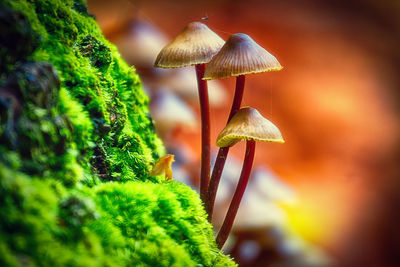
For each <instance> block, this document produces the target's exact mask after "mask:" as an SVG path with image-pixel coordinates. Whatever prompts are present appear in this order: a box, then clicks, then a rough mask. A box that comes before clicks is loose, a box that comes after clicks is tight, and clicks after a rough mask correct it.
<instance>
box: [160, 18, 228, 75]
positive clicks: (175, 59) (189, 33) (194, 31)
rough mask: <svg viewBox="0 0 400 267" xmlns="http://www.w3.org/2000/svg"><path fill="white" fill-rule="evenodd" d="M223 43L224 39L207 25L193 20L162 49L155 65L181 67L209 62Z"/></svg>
mask: <svg viewBox="0 0 400 267" xmlns="http://www.w3.org/2000/svg"><path fill="white" fill-rule="evenodd" d="M223 45H224V40H222V39H221V37H219V36H218V35H217V34H216V33H214V32H213V31H212V30H210V28H208V27H207V25H205V24H203V23H200V22H192V23H189V24H188V25H187V26H186V27H185V28H184V29H183V31H182V32H181V33H180V34H179V35H178V36H176V37H175V39H174V40H172V41H171V42H170V43H169V44H168V45H167V46H166V47H164V48H163V49H162V50H161V52H160V53H159V54H158V56H157V59H156V61H155V63H154V66H155V67H159V68H179V67H185V66H191V65H196V64H203V63H208V62H209V61H210V60H211V58H212V57H213V56H214V55H215V54H216V53H217V52H218V51H219V50H220V49H221V47H222V46H223Z"/></svg>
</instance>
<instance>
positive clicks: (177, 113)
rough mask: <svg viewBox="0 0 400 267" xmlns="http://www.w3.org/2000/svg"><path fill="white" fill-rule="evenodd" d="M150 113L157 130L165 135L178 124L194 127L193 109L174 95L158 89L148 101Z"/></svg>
mask: <svg viewBox="0 0 400 267" xmlns="http://www.w3.org/2000/svg"><path fill="white" fill-rule="evenodd" d="M150 113H151V115H152V117H153V119H154V122H155V126H156V130H157V132H158V133H159V134H160V136H162V137H166V136H167V135H168V134H169V133H170V132H171V131H172V130H173V129H175V128H176V127H179V126H184V127H186V128H189V129H190V128H194V127H195V126H196V123H197V122H196V116H195V114H194V112H193V110H192V109H191V108H190V107H189V106H188V105H187V104H186V103H185V102H183V101H182V100H181V99H180V98H179V97H177V96H176V95H174V94H172V93H170V92H167V91H164V90H162V89H160V90H159V91H158V93H157V94H156V95H154V96H153V99H152V101H151V103H150Z"/></svg>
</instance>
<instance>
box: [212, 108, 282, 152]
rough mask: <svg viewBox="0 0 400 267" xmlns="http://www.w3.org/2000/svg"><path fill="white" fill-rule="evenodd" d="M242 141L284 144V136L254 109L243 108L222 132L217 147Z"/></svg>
mask: <svg viewBox="0 0 400 267" xmlns="http://www.w3.org/2000/svg"><path fill="white" fill-rule="evenodd" d="M241 140H255V141H264V142H277V143H284V142H285V141H284V140H283V138H282V134H281V132H280V131H279V129H278V127H276V126H275V125H274V124H273V123H272V122H270V121H269V120H267V119H266V118H264V117H263V116H261V114H260V113H259V112H258V111H257V110H256V109H254V108H250V107H244V108H241V109H240V110H239V111H238V112H237V113H236V114H235V115H234V116H233V117H232V119H231V120H230V121H229V123H228V124H227V125H226V126H225V128H224V129H223V130H222V131H221V133H220V134H219V135H218V138H217V146H219V147H227V146H233V145H234V144H236V143H237V142H239V141H241Z"/></svg>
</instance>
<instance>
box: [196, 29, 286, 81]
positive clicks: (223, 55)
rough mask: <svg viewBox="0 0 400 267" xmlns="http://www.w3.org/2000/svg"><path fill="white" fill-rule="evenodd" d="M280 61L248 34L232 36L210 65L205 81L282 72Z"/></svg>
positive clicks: (205, 74)
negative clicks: (276, 71)
mask: <svg viewBox="0 0 400 267" xmlns="http://www.w3.org/2000/svg"><path fill="white" fill-rule="evenodd" d="M281 69H282V66H281V64H280V63H279V62H278V60H277V59H276V58H275V57H274V56H273V55H271V54H270V53H269V52H267V51H266V50H265V49H264V48H262V47H261V46H260V45H258V44H257V43H256V42H254V40H253V39H251V38H250V36H248V35H247V34H244V33H236V34H232V35H231V36H230V37H229V39H228V40H227V41H226V43H225V44H224V46H223V47H222V48H221V50H220V51H219V52H218V54H216V55H215V56H214V57H213V59H212V60H211V61H210V62H209V63H208V66H207V68H206V71H205V73H204V78H203V79H204V80H212V79H221V78H227V77H232V76H239V75H245V74H251V73H260V72H266V71H275V70H281Z"/></svg>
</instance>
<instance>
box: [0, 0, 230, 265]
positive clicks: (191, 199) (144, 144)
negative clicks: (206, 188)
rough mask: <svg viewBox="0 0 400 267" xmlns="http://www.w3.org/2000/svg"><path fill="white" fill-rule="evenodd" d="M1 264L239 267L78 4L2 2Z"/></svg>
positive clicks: (142, 99) (134, 79)
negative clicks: (164, 160)
mask: <svg viewBox="0 0 400 267" xmlns="http://www.w3.org/2000/svg"><path fill="white" fill-rule="evenodd" d="M0 35H1V36H0V37H1V38H2V39H4V40H7V42H2V43H1V44H0V57H1V60H2V62H1V64H0V68H1V69H0V71H1V74H0V266H37V265H38V266H234V265H235V264H234V263H233V262H232V261H231V260H230V259H229V258H228V257H227V256H224V255H222V254H221V252H220V251H219V250H217V248H216V245H215V242H214V238H213V233H212V229H211V225H210V224H209V223H208V222H207V220H206V216H205V213H204V210H203V207H202V205H201V202H200V200H199V197H198V195H197V194H196V193H195V192H194V191H192V190H191V189H189V188H188V187H187V186H185V185H183V184H179V183H177V182H173V181H172V182H166V181H165V179H164V178H163V177H149V176H148V173H149V170H150V169H151V166H152V165H153V164H154V162H155V161H156V160H157V159H158V158H159V157H160V156H161V155H163V154H165V149H164V146H163V144H162V143H161V141H160V139H159V138H158V137H157V135H156V134H155V130H154V125H153V121H152V119H151V117H150V116H149V111H148V107H147V105H148V102H149V99H148V97H147V96H146V95H145V94H144V92H143V90H142V88H141V83H140V80H139V78H138V76H137V74H136V73H135V69H134V68H131V67H129V66H128V65H127V64H126V63H125V62H124V61H122V59H121V57H120V55H119V54H118V51H117V49H116V48H115V46H113V45H112V44H110V43H109V42H108V41H107V40H106V39H105V38H104V36H103V35H102V34H101V31H100V29H99V27H98V26H97V24H96V22H95V20H94V18H93V16H91V15H90V14H88V13H87V9H86V6H85V4H84V3H83V2H82V1H79V0H75V1H73V0H62V1H61V0H38V1H32V0H17V1H15V0H5V1H2V3H1V4H0Z"/></svg>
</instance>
